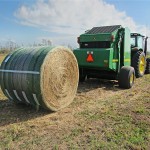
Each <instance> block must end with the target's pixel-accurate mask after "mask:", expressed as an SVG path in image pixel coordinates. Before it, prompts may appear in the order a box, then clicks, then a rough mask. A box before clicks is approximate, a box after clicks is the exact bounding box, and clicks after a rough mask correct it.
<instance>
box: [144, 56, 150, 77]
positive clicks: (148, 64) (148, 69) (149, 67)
mask: <svg viewBox="0 0 150 150" xmlns="http://www.w3.org/2000/svg"><path fill="white" fill-rule="evenodd" d="M145 74H150V58H147V59H146V70H145Z"/></svg>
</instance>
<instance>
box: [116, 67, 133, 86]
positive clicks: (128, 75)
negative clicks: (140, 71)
mask: <svg viewBox="0 0 150 150" xmlns="http://www.w3.org/2000/svg"><path fill="white" fill-rule="evenodd" d="M134 80H135V71H134V68H133V67H130V66H123V67H122V68H121V70H120V74H119V80H118V81H119V86H120V87H121V88H124V89H129V88H131V87H132V86H133V84H134Z"/></svg>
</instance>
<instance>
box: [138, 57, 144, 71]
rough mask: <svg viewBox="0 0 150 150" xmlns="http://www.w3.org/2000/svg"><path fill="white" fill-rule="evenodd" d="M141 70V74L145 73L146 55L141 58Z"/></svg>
mask: <svg viewBox="0 0 150 150" xmlns="http://www.w3.org/2000/svg"><path fill="white" fill-rule="evenodd" d="M139 71H140V74H144V71H145V57H144V56H142V57H141V58H140V64H139Z"/></svg>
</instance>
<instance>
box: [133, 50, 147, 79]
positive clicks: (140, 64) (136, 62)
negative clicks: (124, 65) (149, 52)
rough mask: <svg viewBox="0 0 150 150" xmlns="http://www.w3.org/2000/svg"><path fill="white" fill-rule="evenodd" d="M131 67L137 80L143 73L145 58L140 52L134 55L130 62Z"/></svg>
mask: <svg viewBox="0 0 150 150" xmlns="http://www.w3.org/2000/svg"><path fill="white" fill-rule="evenodd" d="M131 66H132V67H134V69H135V76H136V77H137V78H139V77H142V76H143V75H144V73H145V68H146V58H145V54H144V52H142V51H138V52H137V53H135V54H134V56H133V58H132V62H131Z"/></svg>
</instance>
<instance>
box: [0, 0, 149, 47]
mask: <svg viewBox="0 0 150 150" xmlns="http://www.w3.org/2000/svg"><path fill="white" fill-rule="evenodd" d="M149 6H150V0H132V1H131V0H26V1H25V0H0V44H1V45H2V44H5V43H6V42H7V41H8V40H12V41H14V42H16V43H18V44H22V43H23V44H30V43H34V42H36V43H39V42H41V40H42V39H43V38H45V39H49V40H51V41H52V43H53V44H54V45H68V44H69V45H72V46H77V44H76V37H77V36H78V35H79V34H81V33H83V32H84V31H85V30H87V29H89V28H92V27H93V26H101V25H112V24H121V25H123V26H128V27H129V28H130V29H131V30H132V31H133V32H135V31H136V32H142V33H143V34H145V33H147V34H148V35H149V34H150V9H149Z"/></svg>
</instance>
